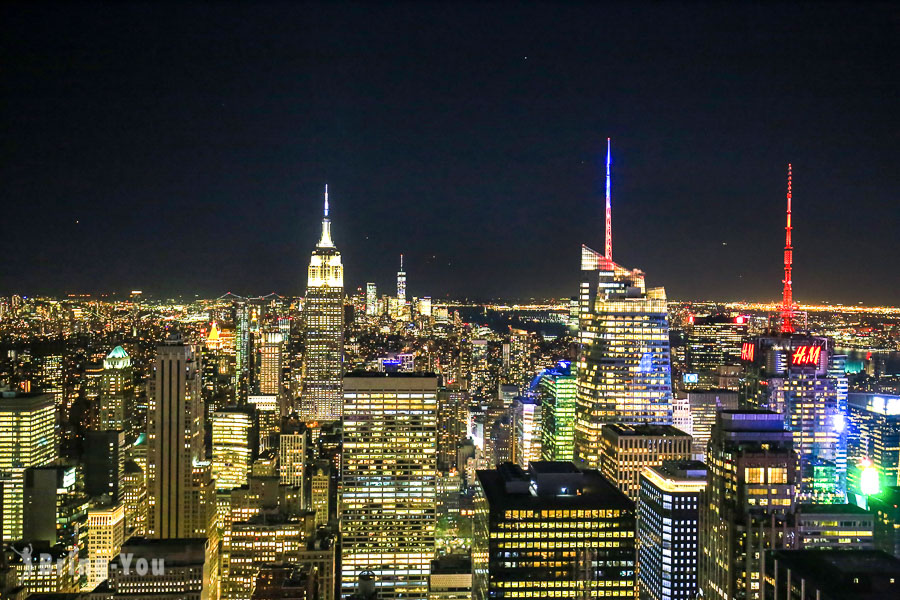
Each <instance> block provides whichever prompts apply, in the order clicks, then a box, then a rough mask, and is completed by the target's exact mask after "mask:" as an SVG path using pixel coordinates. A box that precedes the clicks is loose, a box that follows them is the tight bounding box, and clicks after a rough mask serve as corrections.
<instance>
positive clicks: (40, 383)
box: [34, 354, 68, 411]
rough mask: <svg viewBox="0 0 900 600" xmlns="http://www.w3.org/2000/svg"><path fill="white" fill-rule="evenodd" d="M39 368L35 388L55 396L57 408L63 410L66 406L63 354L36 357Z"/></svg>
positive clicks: (54, 400) (35, 360)
mask: <svg viewBox="0 0 900 600" xmlns="http://www.w3.org/2000/svg"><path fill="white" fill-rule="evenodd" d="M34 362H35V366H36V368H37V381H36V382H35V386H34V387H35V388H37V389H38V390H40V391H41V392H42V393H44V394H49V395H50V396H52V397H53V403H54V404H55V405H56V408H57V409H58V410H60V411H62V410H63V409H65V408H68V407H67V406H65V391H64V389H63V387H64V383H65V377H64V374H63V357H62V354H49V355H47V356H38V357H36V358H35V359H34Z"/></svg>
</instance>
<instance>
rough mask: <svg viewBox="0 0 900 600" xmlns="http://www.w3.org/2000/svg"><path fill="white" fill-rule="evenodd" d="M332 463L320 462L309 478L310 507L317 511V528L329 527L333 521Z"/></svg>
mask: <svg viewBox="0 0 900 600" xmlns="http://www.w3.org/2000/svg"><path fill="white" fill-rule="evenodd" d="M331 472H332V467H331V463H330V462H328V461H327V460H319V461H316V463H315V464H314V465H313V466H312V469H311V472H310V476H309V506H310V509H312V510H314V511H316V527H319V526H320V525H327V524H328V521H329V520H330V519H331V505H332V502H331V497H332V493H331Z"/></svg>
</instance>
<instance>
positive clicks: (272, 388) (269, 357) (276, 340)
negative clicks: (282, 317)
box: [255, 330, 284, 398]
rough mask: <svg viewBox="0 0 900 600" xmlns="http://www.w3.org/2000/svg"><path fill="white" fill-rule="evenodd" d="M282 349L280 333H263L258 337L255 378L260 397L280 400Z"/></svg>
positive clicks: (281, 388)
mask: <svg viewBox="0 0 900 600" xmlns="http://www.w3.org/2000/svg"><path fill="white" fill-rule="evenodd" d="M283 348H284V338H283V336H282V334H281V332H280V331H278V330H269V331H263V332H262V334H261V336H260V344H259V351H258V355H257V360H258V361H259V369H258V373H259V376H258V377H257V386H256V387H257V389H256V390H255V391H256V392H257V393H259V394H260V395H264V396H276V397H278V398H281V396H282V392H283V385H282V377H283V375H284V365H283V364H282V359H281V351H282V349H283Z"/></svg>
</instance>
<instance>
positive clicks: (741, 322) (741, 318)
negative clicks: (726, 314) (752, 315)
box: [734, 315, 747, 325]
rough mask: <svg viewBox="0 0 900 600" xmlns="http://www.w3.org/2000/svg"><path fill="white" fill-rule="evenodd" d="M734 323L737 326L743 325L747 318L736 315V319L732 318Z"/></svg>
mask: <svg viewBox="0 0 900 600" xmlns="http://www.w3.org/2000/svg"><path fill="white" fill-rule="evenodd" d="M734 322H735V323H737V324H738V325H743V324H744V323H746V322H747V317H745V316H744V315H738V316H737V317H735V318H734Z"/></svg>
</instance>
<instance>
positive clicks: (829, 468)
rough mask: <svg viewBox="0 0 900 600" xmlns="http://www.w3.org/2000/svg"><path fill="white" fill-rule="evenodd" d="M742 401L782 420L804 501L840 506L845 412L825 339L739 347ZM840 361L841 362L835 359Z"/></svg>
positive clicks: (778, 338)
mask: <svg viewBox="0 0 900 600" xmlns="http://www.w3.org/2000/svg"><path fill="white" fill-rule="evenodd" d="M742 356H743V360H744V365H745V375H744V378H743V379H742V389H741V395H742V398H741V399H742V401H743V402H744V403H745V404H746V405H750V406H757V407H759V408H764V409H768V410H772V411H775V412H777V413H780V414H782V415H783V416H784V422H785V425H786V426H787V427H788V429H790V430H791V431H792V432H793V434H794V449H795V450H796V452H797V454H798V455H799V456H800V473H801V486H800V491H799V496H800V498H801V499H802V500H815V501H818V502H843V501H844V498H845V495H844V494H845V490H846V473H847V450H846V449H847V437H846V436H847V432H846V406H845V405H843V403H842V401H841V398H842V397H843V394H842V393H841V392H840V390H841V388H842V386H843V385H845V383H846V380H844V379H843V377H836V376H835V375H834V369H832V367H831V365H832V362H833V361H834V360H835V355H834V352H833V347H832V341H831V340H830V339H829V338H824V337H816V336H810V335H805V334H800V333H792V334H782V335H770V336H761V337H759V338H758V339H756V340H753V341H750V342H745V343H744V344H743V346H742ZM838 357H839V358H841V359H843V358H844V357H843V356H841V355H838Z"/></svg>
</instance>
